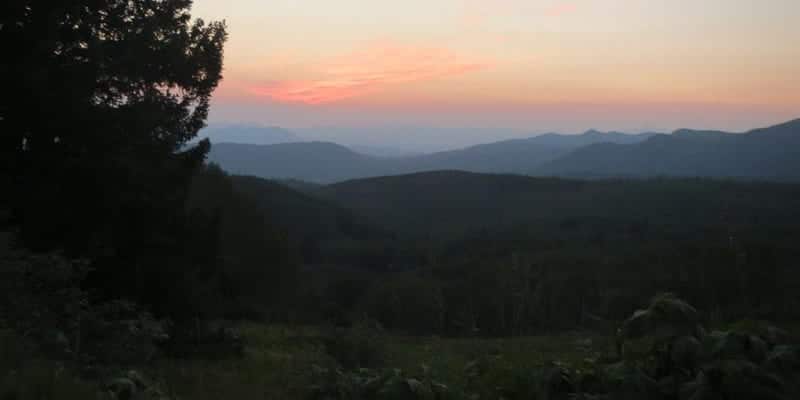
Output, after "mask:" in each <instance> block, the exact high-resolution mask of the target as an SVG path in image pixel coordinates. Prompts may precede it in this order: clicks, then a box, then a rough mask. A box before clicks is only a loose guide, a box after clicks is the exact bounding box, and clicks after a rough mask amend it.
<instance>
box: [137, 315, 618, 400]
mask: <svg viewBox="0 0 800 400" xmlns="http://www.w3.org/2000/svg"><path fill="white" fill-rule="evenodd" d="M242 330H243V334H244V336H245V337H246V338H247V343H248V348H247V351H246V353H245V356H244V357H243V358H241V359H233V360H222V361H199V360H165V361H162V362H160V363H159V364H158V365H157V367H156V369H155V371H153V372H154V373H155V374H156V375H158V376H160V377H161V378H162V379H163V381H164V384H165V387H166V388H167V391H168V392H169V393H171V394H174V395H177V396H178V397H180V398H188V399H200V400H202V399H219V398H238V399H262V398H264V399H301V398H303V397H305V396H306V395H307V394H308V392H309V386H310V384H311V383H312V376H311V374H312V372H313V369H314V366H315V365H316V366H321V367H325V368H329V367H336V366H337V365H338V363H337V360H336V359H334V358H333V357H332V356H331V355H330V354H329V353H328V351H326V347H325V344H324V338H325V337H326V336H325V335H326V333H325V332H322V331H321V330H320V329H318V328H314V327H287V326H266V325H254V324H248V325H244V326H243V327H242ZM380 340H381V341H382V343H383V346H382V350H381V351H383V352H384V353H385V354H383V364H384V366H385V367H387V368H399V369H401V370H403V371H405V372H406V373H407V374H409V375H412V376H413V375H422V374H423V371H424V370H427V371H428V373H429V374H431V375H432V376H434V377H435V378H436V379H437V380H438V381H440V382H443V383H446V384H447V385H449V386H451V387H453V388H460V389H465V388H467V387H468V386H470V385H473V386H474V385H475V384H481V382H477V383H476V382H475V381H474V380H471V378H470V374H469V373H467V369H468V368H469V367H470V365H472V366H473V367H474V366H476V365H481V366H482V367H484V368H487V369H491V370H493V371H494V372H496V374H508V375H511V374H513V373H517V374H519V373H520V372H521V371H532V370H533V369H534V368H536V367H540V366H543V365H546V364H547V363H548V362H550V361H556V360H558V362H559V363H560V364H562V365H566V366H568V367H569V368H570V369H581V368H585V367H588V366H589V365H590V364H591V363H592V362H593V360H595V359H597V358H598V357H601V356H603V355H604V354H606V353H607V352H608V350H609V349H610V342H609V341H608V340H607V338H602V337H599V336H596V335H592V334H581V333H572V334H563V335H557V336H533V337H520V338H503V339H479V338H474V339H442V338H437V337H401V336H385V337H382V338H381V339H380ZM495 378H496V377H494V378H493V377H489V378H488V379H495Z"/></svg>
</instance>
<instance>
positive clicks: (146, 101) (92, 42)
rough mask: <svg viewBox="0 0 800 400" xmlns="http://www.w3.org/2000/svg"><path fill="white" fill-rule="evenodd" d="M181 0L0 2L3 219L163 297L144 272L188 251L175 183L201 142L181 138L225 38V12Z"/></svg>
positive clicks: (116, 279)
mask: <svg viewBox="0 0 800 400" xmlns="http://www.w3.org/2000/svg"><path fill="white" fill-rule="evenodd" d="M191 4H192V2H191V1H190V0H145V1H135V2H134V1H127V0H69V1H57V2H49V1H47V2H45V1H32V0H27V1H26V0H11V1H6V2H3V4H2V5H0V46H2V48H3V50H4V55H3V58H4V60H3V63H2V64H0V84H2V86H3V91H2V93H0V134H1V135H2V137H1V138H0V141H1V143H2V145H1V146H0V153H1V154H0V159H2V163H3V165H2V170H0V175H2V177H3V180H4V181H6V182H5V183H6V184H7V185H8V186H6V187H10V188H11V189H12V190H9V191H8V192H7V193H9V194H10V195H11V196H10V198H9V199H8V200H9V202H10V204H9V206H10V208H11V209H12V218H13V221H14V223H15V224H17V226H18V227H19V230H20V239H21V241H22V243H23V245H24V246H27V247H29V248H31V249H33V250H35V251H49V250H52V249H63V250H64V251H65V252H66V254H67V255H70V256H86V257H89V258H91V259H92V260H94V261H95V266H96V267H98V268H96V270H97V271H98V274H99V275H98V277H97V278H96V279H95V280H94V281H95V282H102V285H98V287H96V288H95V289H102V290H101V292H104V293H105V294H107V295H110V294H112V293H113V294H114V295H122V296H129V297H133V298H136V299H137V300H142V301H147V302H151V303H155V302H156V301H160V300H162V299H158V300H156V299H154V298H152V296H151V295H152V293H153V292H155V291H156V290H161V288H158V289H156V288H155V287H153V288H152V290H151V289H148V286H153V285H156V283H157V282H158V281H159V280H163V279H166V280H170V279H175V278H178V277H179V275H180V274H179V273H176V272H175V270H176V269H180V264H182V263H183V261H182V260H180V258H181V257H180V255H179V254H180V253H183V252H188V251H190V250H189V249H187V246H188V244H186V240H185V239H186V237H187V235H188V233H187V230H188V222H187V221H186V217H185V215H184V214H183V208H184V202H185V198H186V190H187V185H188V184H189V181H190V178H191V176H192V174H193V173H194V171H195V170H196V169H197V167H198V166H200V165H201V163H202V162H203V159H204V157H205V154H206V153H207V151H208V148H209V144H208V143H207V142H200V143H199V144H196V145H189V142H190V141H191V140H192V139H193V138H194V137H195V135H196V134H197V132H198V131H199V130H200V129H201V128H202V127H203V126H204V123H205V120H206V117H207V115H208V110H209V101H210V98H211V94H212V92H213V91H214V89H215V88H216V86H217V84H218V83H219V81H220V79H221V73H222V46H223V44H224V42H225V40H226V28H225V24H224V23H222V22H212V23H210V24H206V23H205V22H203V21H201V20H192V18H191V16H190V14H189V10H190V7H191ZM156 264H158V265H156ZM162 264H175V265H162ZM112 269H113V271H111V270H112ZM146 277H150V278H152V279H149V278H146ZM147 280H149V281H150V282H146V281H147ZM100 286H102V287H100ZM148 297H149V298H148Z"/></svg>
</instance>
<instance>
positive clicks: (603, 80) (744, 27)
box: [193, 0, 800, 142]
mask: <svg viewBox="0 0 800 400" xmlns="http://www.w3.org/2000/svg"><path fill="white" fill-rule="evenodd" d="M193 15H194V16H195V17H199V18H203V19H205V20H221V19H224V20H226V22H227V24H228V28H229V34H230V39H229V42H228V43H227V45H226V49H225V71H224V80H223V82H222V83H221V85H220V87H219V89H218V90H217V92H216V93H215V97H214V100H213V108H212V112H211V116H210V120H211V122H217V123H219V122H238V123H256V124H263V125H276V126H282V127H285V128H289V129H310V128H320V127H338V128H347V127H352V128H354V129H355V128H359V129H360V130H359V131H365V132H368V131H369V128H370V127H382V128H386V127H408V126H425V127H437V128H442V129H446V130H447V131H448V132H451V133H450V135H455V136H454V137H453V140H454V141H458V140H459V139H458V138H457V137H456V136H457V135H458V133H457V132H458V128H474V129H483V130H488V131H491V130H492V129H495V128H496V129H497V131H498V132H500V131H502V132H511V131H513V132H520V133H519V134H520V135H525V134H528V135H530V134H531V133H537V132H538V133H541V132H550V131H556V132H564V133H575V132H581V131H583V130H587V129H590V128H596V129H603V130H623V131H631V132H633V131H651V130H659V131H669V130H673V129H678V128H682V127H691V128H713V129H725V130H733V131H744V130H747V129H750V128H755V127H760V126H766V125H770V124H773V123H778V122H782V121H785V120H789V119H793V118H798V117H800V23H797V21H798V18H799V17H800V1H798V0H703V1H697V0H669V1H667V0H527V1H525V0H403V1H398V0H392V1H386V0H270V1H264V0H195V4H194V7H193ZM382 131H392V130H391V129H383V130H382ZM365 135H368V133H365ZM386 135H395V137H392V138H391V139H392V140H394V141H395V142H400V141H402V138H398V137H396V135H398V134H396V133H394V134H392V133H387V134H386ZM473 136H474V135H473ZM488 136H491V134H487V137H486V139H487V141H488V140H489V139H495V138H492V137H488ZM372 139H375V138H372ZM481 139H483V138H482V137H477V138H471V139H470V140H472V141H479V140H481ZM373 142H380V141H379V140H373Z"/></svg>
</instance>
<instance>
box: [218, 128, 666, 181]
mask: <svg viewBox="0 0 800 400" xmlns="http://www.w3.org/2000/svg"><path fill="white" fill-rule="evenodd" d="M649 136H650V134H641V135H627V134H623V133H618V132H610V133H603V132H597V131H589V132H586V133H584V134H581V135H574V136H571V135H556V134H547V135H542V136H536V137H532V138H527V139H514V140H506V141H501V142H495V143H489V144H482V145H476V146H472V147H467V148H464V149H460V150H452V151H444V152H438V153H432V154H426V155H420V156H407V157H392V158H382V157H372V156H367V155H364V154H360V153H358V152H355V151H353V150H351V149H350V148H347V147H344V146H340V145H337V144H334V143H327V142H305V143H284V144H275V145H267V146H256V145H243V144H230V143H219V144H215V145H214V146H213V147H212V150H211V153H210V155H209V159H210V160H211V161H213V162H215V163H218V164H220V165H221V166H222V167H223V168H225V169H226V170H228V171H230V172H232V173H236V174H246V175H255V176H260V177H265V178H275V179H297V180H303V181H309V182H317V183H331V182H337V181H343V180H348V179H357V178H366V177H373V176H383V175H397V174H406V173H413V172H422V171H435V170H463V171H470V172H485V173H519V174H528V173H531V172H533V171H535V170H536V169H537V168H538V167H539V166H541V165H543V164H544V163H546V162H548V161H552V160H554V159H556V158H557V157H559V156H562V155H565V154H567V153H568V152H569V151H571V150H573V149H575V148H577V147H579V146H582V145H585V144H590V143H600V142H605V141H608V142H617V143H634V142H638V141H642V140H645V139H647V138H648V137H649Z"/></svg>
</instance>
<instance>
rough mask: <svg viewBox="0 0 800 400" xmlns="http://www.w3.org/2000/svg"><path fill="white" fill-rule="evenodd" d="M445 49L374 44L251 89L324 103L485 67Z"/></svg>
mask: <svg viewBox="0 0 800 400" xmlns="http://www.w3.org/2000/svg"><path fill="white" fill-rule="evenodd" d="M484 67H485V64H483V63H475V62H466V61H463V60H462V59H461V58H460V57H458V56H457V55H455V54H453V53H452V52H451V51H449V50H447V49H443V48H428V47H414V46H404V45H398V44H395V43H373V44H371V45H369V46H367V47H365V48H364V49H361V50H359V51H356V52H353V53H350V54H347V55H344V56H341V57H336V58H334V59H331V60H327V61H325V62H323V63H321V64H320V65H317V66H316V67H314V68H313V70H314V71H315V72H316V75H317V76H318V78H316V79H308V80H289V81H277V82H271V83H267V84H263V85H257V86H253V87H250V88H249V92H250V93H252V94H255V95H257V96H266V97H270V98H272V99H273V100H276V101H280V102H286V103H304V104H325V103H333V102H337V101H341V100H344V99H349V98H353V97H358V96H363V95H366V94H369V93H372V92H375V91H378V90H381V89H384V88H386V87H389V86H392V85H398V84H403V83H409V82H418V81H426V80H432V79H440V78H446V77H450V76H457V75H461V74H465V73H468V72H472V71H477V70H480V69H483V68H484Z"/></svg>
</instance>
